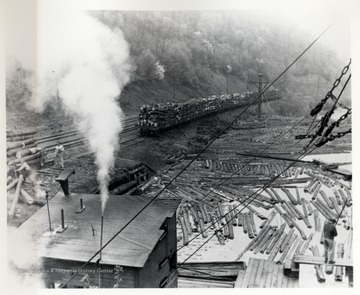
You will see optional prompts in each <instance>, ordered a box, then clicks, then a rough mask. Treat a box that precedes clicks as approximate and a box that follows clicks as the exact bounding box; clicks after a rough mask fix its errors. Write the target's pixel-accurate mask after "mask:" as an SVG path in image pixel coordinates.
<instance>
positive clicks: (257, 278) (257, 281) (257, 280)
mask: <svg viewBox="0 0 360 295" xmlns="http://www.w3.org/2000/svg"><path fill="white" fill-rule="evenodd" d="M265 261H266V260H264V259H261V260H260V262H259V267H258V270H257V272H256V276H255V281H254V287H255V288H256V287H259V286H260V281H261V276H262V274H263V271H264V265H265Z"/></svg>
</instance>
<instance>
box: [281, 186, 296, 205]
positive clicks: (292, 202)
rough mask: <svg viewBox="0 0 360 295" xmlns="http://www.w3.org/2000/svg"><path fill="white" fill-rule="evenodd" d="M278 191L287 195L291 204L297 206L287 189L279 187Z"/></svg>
mask: <svg viewBox="0 0 360 295" xmlns="http://www.w3.org/2000/svg"><path fill="white" fill-rule="evenodd" d="M280 189H281V190H282V191H283V192H284V193H285V194H286V195H287V197H288V198H289V200H290V202H291V204H293V205H297V201H296V198H295V197H294V196H293V195H292V194H291V193H290V191H289V190H288V189H287V188H285V187H281V188H280Z"/></svg>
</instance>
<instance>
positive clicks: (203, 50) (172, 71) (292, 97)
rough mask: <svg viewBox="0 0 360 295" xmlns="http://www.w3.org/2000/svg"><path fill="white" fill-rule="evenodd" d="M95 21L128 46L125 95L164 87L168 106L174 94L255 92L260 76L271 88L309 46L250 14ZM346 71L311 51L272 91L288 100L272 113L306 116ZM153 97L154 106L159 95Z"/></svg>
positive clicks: (101, 15) (327, 55) (328, 55)
mask: <svg viewBox="0 0 360 295" xmlns="http://www.w3.org/2000/svg"><path fill="white" fill-rule="evenodd" d="M93 14H94V15H95V16H96V17H97V18H98V19H99V20H100V21H101V22H103V23H105V24H106V25H107V26H109V27H110V28H112V29H117V28H120V29H121V30H122V31H123V33H124V35H125V38H126V40H127V41H128V42H129V44H130V50H131V57H132V58H133V63H134V66H135V71H134V74H133V77H132V83H131V84H130V85H128V87H127V88H126V89H125V93H124V96H126V93H131V90H133V89H138V88H139V86H140V85H143V86H145V87H150V88H152V87H151V84H152V86H153V87H154V88H155V89H157V88H158V89H159V92H161V90H162V88H165V89H166V90H167V91H168V92H169V93H167V95H168V96H169V99H171V100H172V98H173V96H174V95H173V93H172V91H170V90H171V88H175V96H176V91H178V92H179V97H183V96H185V97H186V96H188V97H191V96H202V95H211V94H213V93H214V92H215V93H219V92H220V93H221V92H222V93H226V79H227V78H228V88H229V92H235V91H246V90H248V89H250V90H255V88H254V86H251V84H249V83H248V81H250V80H256V79H257V74H258V72H261V73H263V74H264V77H265V79H266V80H268V81H271V80H272V79H274V78H276V76H277V75H278V74H279V73H280V72H281V71H282V70H284V69H285V67H286V66H287V65H289V63H291V62H292V61H293V60H294V59H295V58H296V57H297V56H298V55H299V54H300V53H301V51H302V50H303V49H305V48H306V47H307V46H308V45H309V42H308V40H309V38H304V37H306V36H302V35H301V32H298V31H294V30H293V27H292V26H291V25H289V26H283V25H279V24H277V23H275V22H270V21H266V20H262V19H259V17H256V15H255V14H254V13H248V12H239V11H219V12H196V11H193V12H113V11H111V12H109V11H107V12H106V11H102V12H94V13H93ZM304 21H305V20H304ZM320 29H322V28H319V31H320ZM305 40H306V41H305ZM343 66H344V65H341V64H339V62H338V61H337V59H336V56H335V54H334V53H333V52H331V51H330V50H329V49H327V48H322V47H321V46H319V45H315V46H314V47H313V48H312V49H311V50H310V51H309V52H308V53H307V54H306V55H305V56H304V57H303V58H302V59H301V60H300V61H299V62H297V63H296V65H295V66H294V67H293V68H292V69H291V70H290V71H289V72H288V73H287V74H286V75H285V76H283V77H282V78H281V79H280V80H279V81H278V82H277V83H276V84H275V85H274V87H275V88H277V89H279V90H280V91H281V92H282V93H283V96H284V98H285V102H284V103H278V105H277V111H278V112H280V113H282V114H284V115H296V114H299V113H303V111H305V110H306V109H308V107H309V104H311V105H313V104H315V102H312V100H315V99H318V98H319V97H321V96H322V95H324V94H325V93H326V92H327V90H328V89H329V87H330V86H331V84H332V83H333V81H334V79H335V78H336V76H337V75H338V74H339V72H340V71H341V69H342V67H343ZM330 83H331V84H330ZM140 88H141V87H140ZM139 93H141V91H140V92H139ZM145 93H148V91H147V92H145ZM145 93H144V95H145V96H146V94H145ZM152 95H153V96H154V97H151V98H152V99H156V98H155V97H156V91H155V93H153V94H152ZM163 95H164V94H163V93H161V94H159V97H163ZM125 101H126V99H125Z"/></svg>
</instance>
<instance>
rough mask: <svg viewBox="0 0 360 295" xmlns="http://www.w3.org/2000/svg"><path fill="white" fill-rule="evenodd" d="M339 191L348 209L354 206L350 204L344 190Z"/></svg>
mask: <svg viewBox="0 0 360 295" xmlns="http://www.w3.org/2000/svg"><path fill="white" fill-rule="evenodd" d="M338 191H339V193H340V196H341V198H342V199H343V203H344V204H346V207H350V206H351V205H352V204H351V203H350V202H349V200H348V199H347V197H346V196H345V193H344V192H343V190H342V189H341V188H340V189H339V190H338Z"/></svg>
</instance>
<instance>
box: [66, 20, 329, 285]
mask: <svg viewBox="0 0 360 295" xmlns="http://www.w3.org/2000/svg"><path fill="white" fill-rule="evenodd" d="M334 23H335V21H334V22H333V23H331V24H330V25H329V26H328V27H327V28H326V29H325V30H324V31H323V32H322V33H321V34H320V35H319V36H318V37H317V38H316V39H315V40H314V41H313V42H312V43H311V44H310V45H309V46H308V47H307V48H306V49H305V50H304V51H303V52H302V53H301V54H300V55H299V56H298V57H297V58H296V59H295V60H294V61H293V62H292V63H291V64H290V65H289V66H287V67H286V68H285V69H284V70H283V71H282V72H281V73H280V74H279V75H278V76H277V78H276V79H275V80H273V81H272V82H271V83H270V84H269V85H268V86H267V87H265V89H264V90H263V91H262V92H261V93H260V94H259V95H258V96H257V97H256V98H255V99H254V100H253V101H252V102H251V103H250V104H249V105H248V106H247V107H245V109H244V110H243V111H242V112H241V113H240V114H239V115H238V116H236V117H235V119H234V120H233V121H231V122H230V123H229V124H228V125H227V126H226V127H225V128H224V129H223V130H222V131H220V132H219V134H218V135H217V136H215V137H214V138H213V139H212V140H211V141H210V142H209V143H208V144H207V145H206V146H205V147H204V148H203V149H202V150H201V151H200V152H199V153H198V154H197V155H196V156H195V157H194V158H193V159H192V160H191V161H190V162H189V163H188V164H187V165H186V166H185V167H184V168H183V169H181V170H180V171H179V173H178V174H177V175H176V176H175V177H174V178H172V179H171V180H170V181H169V183H168V184H167V185H166V186H165V187H164V188H163V189H161V190H160V191H159V192H158V193H157V194H156V195H155V196H154V197H153V198H152V199H151V200H150V201H149V202H148V203H147V204H146V205H145V206H144V207H143V208H142V209H141V210H139V211H138V212H137V213H136V214H135V215H134V216H133V217H132V218H131V219H130V220H129V221H128V222H127V223H126V224H125V225H124V226H123V227H122V228H121V229H120V230H119V231H117V232H116V233H115V235H114V236H113V237H112V238H110V240H108V241H107V242H106V243H105V244H104V245H103V246H102V247H101V249H99V250H98V251H97V252H96V253H95V254H94V255H93V256H92V257H91V258H90V259H89V260H88V261H87V262H85V263H84V264H83V265H82V266H81V267H80V268H78V269H77V270H76V271H75V273H74V274H73V275H72V276H71V277H70V278H69V279H68V280H67V281H66V282H65V283H64V284H63V287H65V286H66V285H67V284H68V283H69V282H70V281H71V280H72V279H73V278H74V277H75V276H76V275H77V274H78V273H79V272H80V271H81V270H82V269H83V268H84V267H85V266H86V265H87V264H88V263H90V262H91V261H92V260H93V259H94V258H95V257H96V256H97V255H98V254H99V253H100V252H101V251H102V250H103V249H104V248H106V247H107V246H108V245H109V244H110V243H111V242H112V241H113V240H114V239H115V238H116V237H117V236H118V235H119V234H120V233H121V232H122V231H123V230H124V229H125V228H126V227H127V226H129V224H130V223H131V222H132V221H133V220H134V219H135V218H136V217H138V216H139V215H140V214H141V213H142V212H143V211H144V210H145V209H146V208H147V207H149V206H150V205H151V204H152V203H153V202H154V201H155V200H156V198H157V197H158V196H159V195H161V194H162V193H163V192H164V191H165V189H167V188H168V187H169V186H170V185H171V184H172V183H173V182H174V181H175V180H176V179H177V178H178V177H179V176H180V175H181V174H182V173H183V172H184V171H185V170H186V169H187V168H188V167H189V166H190V165H191V164H192V163H193V162H195V160H196V159H198V158H199V157H200V155H201V154H203V153H204V152H205V151H206V150H207V149H208V148H209V147H210V146H211V145H212V144H213V143H214V142H215V140H216V139H217V138H218V137H220V136H221V135H222V134H223V133H225V132H226V131H227V130H228V129H229V128H230V127H231V126H232V125H233V124H234V123H235V122H236V121H237V120H238V119H239V118H240V117H241V116H242V115H243V114H244V113H245V112H246V111H247V110H248V109H249V108H250V107H251V106H252V105H253V104H254V103H255V102H256V101H257V100H258V99H259V98H260V97H261V96H262V95H263V94H264V93H265V92H266V91H267V90H268V89H269V88H270V87H271V86H272V85H273V84H274V83H275V82H276V81H278V80H279V79H280V77H282V76H283V75H284V74H285V73H286V72H287V71H288V70H289V69H290V68H291V67H292V66H293V65H294V64H295V63H296V62H297V61H298V60H299V59H300V58H301V57H302V56H303V55H304V54H305V53H306V52H307V51H308V50H309V49H310V48H311V47H312V46H313V45H314V44H315V43H316V42H317V41H318V40H319V39H320V38H321V37H322V36H323V35H324V34H325V32H327V31H328V30H329V29H330V27H331V26H332V25H333V24H334Z"/></svg>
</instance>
